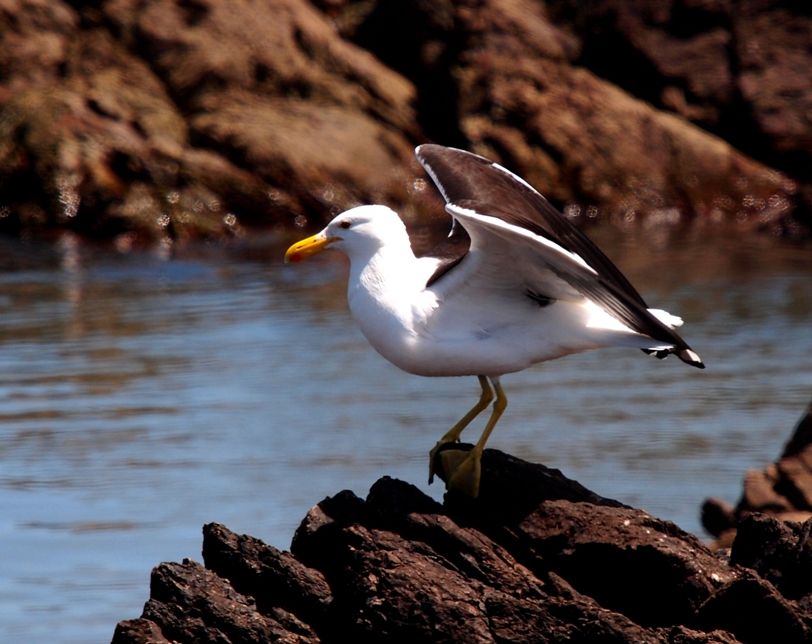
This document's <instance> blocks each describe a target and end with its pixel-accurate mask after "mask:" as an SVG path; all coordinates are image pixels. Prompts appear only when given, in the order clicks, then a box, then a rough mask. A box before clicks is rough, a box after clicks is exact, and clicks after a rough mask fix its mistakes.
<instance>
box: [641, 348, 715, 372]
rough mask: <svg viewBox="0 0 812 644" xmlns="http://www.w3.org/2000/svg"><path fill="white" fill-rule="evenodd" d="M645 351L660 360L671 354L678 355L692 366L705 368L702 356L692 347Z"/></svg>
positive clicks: (644, 350) (644, 351)
mask: <svg viewBox="0 0 812 644" xmlns="http://www.w3.org/2000/svg"><path fill="white" fill-rule="evenodd" d="M643 353H647V354H648V355H650V356H654V357H655V358H657V359H659V360H663V359H664V358H667V357H668V356H670V355H671V354H674V355H675V356H677V357H678V358H679V359H680V360H682V361H683V362H684V363H685V364H689V365H691V366H692V367H696V368H697V369H704V368H705V363H704V362H702V358H700V357H699V354H698V353H697V352H696V351H694V350H692V349H688V348H685V349H674V348H670V349H668V348H666V349H643Z"/></svg>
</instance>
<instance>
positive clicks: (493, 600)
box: [113, 450, 812, 644]
mask: <svg viewBox="0 0 812 644" xmlns="http://www.w3.org/2000/svg"><path fill="white" fill-rule="evenodd" d="M483 470H484V473H483V490H482V495H481V498H480V499H478V500H477V501H472V500H469V499H463V498H459V497H456V496H455V495H453V494H447V495H446V499H445V503H444V504H443V505H441V504H439V503H437V502H435V501H434V500H433V499H431V498H429V497H428V496H426V495H425V494H423V493H422V492H421V491H419V490H418V489H417V488H415V487H414V486H412V485H410V484H407V483H404V482H402V481H397V480H394V479H390V478H388V477H384V478H382V479H380V480H379V481H378V482H376V483H375V484H374V485H373V486H372V489H371V490H370V491H369V494H368V496H367V498H366V500H364V499H361V498H359V497H357V496H356V495H355V494H353V493H352V492H349V491H343V492H339V493H338V494H336V495H335V496H333V497H329V498H327V499H325V500H323V501H322V502H321V503H319V504H318V505H316V506H315V507H314V508H312V509H311V510H310V512H308V514H307V516H306V517H305V518H304V520H303V522H302V524H301V525H300V527H299V528H298V530H297V531H296V534H295V536H294V539H293V543H292V546H291V552H283V551H280V550H277V549H276V548H274V547H272V546H268V545H266V544H264V543H263V542H262V541H260V540H259V539H256V538H254V537H250V536H247V535H237V534H235V533H233V532H231V531H229V530H228V529H227V528H226V527H224V526H222V525H218V524H208V525H206V526H204V528H203V560H204V565H201V564H199V563H197V562H194V561H191V560H188V559H187V560H185V561H183V562H182V563H164V564H161V565H159V566H157V567H156V568H155V569H154V570H153V572H152V580H151V588H150V598H149V600H148V601H147V603H146V605H145V606H144V612H143V614H142V616H141V617H140V618H139V619H134V620H125V621H122V622H120V623H119V624H118V626H117V627H116V630H115V635H114V637H113V642H114V643H115V644H123V643H133V642H154V643H159V642H276V641H281V642H319V641H324V642H338V641H344V642H346V641H350V642H391V641H397V642H401V641H403V642H466V643H467V642H610V641H611V642H635V643H639V642H674V643H680V644H689V643H697V644H698V643H700V642H724V643H728V642H783V643H792V642H799V643H800V642H809V641H810V637H812V575H809V576H806V577H805V581H803V580H798V579H797V576H796V582H797V583H794V584H793V585H792V587H791V590H790V591H788V590H784V592H785V593H786V595H785V594H782V593H781V592H779V590H777V588H776V586H774V585H773V583H771V582H770V581H767V579H765V578H764V577H762V576H760V575H759V574H758V573H757V572H755V571H754V570H751V569H749V568H746V567H744V566H741V565H730V564H729V563H728V561H727V560H726V559H725V558H722V557H720V556H718V555H715V554H713V553H712V552H711V551H710V550H708V549H707V548H706V547H705V546H704V545H703V544H702V543H701V542H700V541H699V540H698V539H697V538H696V537H694V536H692V535H690V534H687V533H685V532H683V531H682V530H680V529H679V528H678V527H677V526H676V525H674V524H673V523H670V522H667V521H661V520H659V519H656V518H654V517H651V516H650V515H648V514H646V513H645V512H643V511H642V510H638V509H635V508H630V507H627V506H624V505H622V504H621V503H618V502H617V501H613V500H611V499H606V498H603V497H600V496H598V495H597V494H595V493H593V492H591V491H589V490H587V489H586V488H584V487H583V486H581V485H580V484H578V483H577V482H575V481H572V480H570V479H567V478H566V477H564V476H563V475H562V474H561V473H560V472H558V471H557V470H552V469H548V468H546V467H544V466H542V465H534V464H530V463H526V462H524V461H520V460H517V459H515V458H513V457H510V456H508V455H506V454H503V453H501V452H498V451H494V450H487V451H486V452H485V457H484V459H483ZM750 519H751V521H756V522H757V525H754V526H753V527H754V529H750V530H740V536H737V539H739V538H742V539H748V540H749V541H748V544H747V548H758V547H761V548H764V549H767V550H770V551H775V552H778V551H780V553H781V556H776V557H775V558H774V563H773V566H772V568H771V570H770V578H771V579H773V580H775V579H780V578H781V576H782V573H791V572H792V571H793V570H796V569H797V568H798V566H801V567H806V569H810V568H809V566H810V563H812V539H810V531H812V521H809V522H807V523H805V524H800V523H795V524H793V523H779V522H778V521H777V520H775V519H772V518H769V517H766V516H761V517H760V518H754V517H751V518H750ZM754 539H755V540H758V539H760V540H762V542H761V543H758V544H756V543H754ZM733 549H734V551H735V550H736V544H735V542H734V546H733ZM781 566H784V569H783V570H781ZM778 587H781V586H780V584H778Z"/></svg>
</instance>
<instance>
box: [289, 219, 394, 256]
mask: <svg viewBox="0 0 812 644" xmlns="http://www.w3.org/2000/svg"><path fill="white" fill-rule="evenodd" d="M403 240H406V241H407V242H408V235H407V233H406V227H405V226H404V225H403V221H402V220H401V218H400V217H399V216H398V214H397V213H396V212H395V211H394V210H392V209H391V208H388V207H387V206H380V205H373V206H358V207H356V208H351V209H350V210H346V211H344V212H342V213H341V214H340V215H337V216H336V217H335V218H334V219H333V220H332V221H331V222H330V223H329V224H327V226H325V227H324V229H323V230H321V231H320V232H318V233H316V234H315V235H312V236H311V237H307V238H306V239H303V240H301V241H300V242H297V243H295V244H294V245H293V246H291V247H290V248H289V249H288V251H287V252H286V253H285V261H286V262H299V261H301V260H303V259H306V258H307V257H310V256H311V255H315V254H316V253H319V252H321V251H323V250H325V249H327V248H332V249H335V250H340V251H342V252H343V253H344V254H345V255H347V257H349V258H350V260H351V261H352V260H354V259H361V258H365V257H366V258H368V257H371V256H373V255H374V254H375V253H377V252H378V251H379V250H380V249H381V248H382V247H383V246H384V245H386V244H391V243H400V242H402V241H403Z"/></svg>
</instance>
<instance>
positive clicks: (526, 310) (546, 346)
mask: <svg viewBox="0 0 812 644" xmlns="http://www.w3.org/2000/svg"><path fill="white" fill-rule="evenodd" d="M415 154H416V156H417V159H418V161H419V162H420V163H421V164H422V166H423V168H424V169H425V171H426V172H427V173H428V175H429V176H430V177H431V179H432V180H433V182H434V183H435V185H436V186H437V188H438V189H439V191H440V193H441V195H442V196H443V199H444V200H445V204H446V205H445V209H446V211H447V212H448V214H449V215H450V216H451V222H450V224H451V229H450V233H449V236H448V238H447V239H446V240H444V241H443V243H441V244H440V245H439V247H438V250H437V252H431V253H429V254H427V255H424V256H421V257H416V256H415V254H414V252H413V251H412V247H411V243H410V241H409V236H408V234H407V231H406V227H405V225H404V224H403V221H402V220H401V218H400V217H399V216H398V214H397V213H395V212H394V211H393V210H391V209H390V208H388V207H387V206H384V205H364V206H357V207H355V208H351V209H350V210H347V211H345V212H342V213H341V214H339V215H337V216H336V217H335V218H334V219H333V220H332V221H331V222H330V223H329V224H327V226H326V227H325V228H324V229H323V230H322V231H321V232H319V233H317V234H315V235H312V236H311V237H308V238H306V239H303V240H301V241H299V242H297V243H295V244H293V245H292V246H291V247H290V248H288V250H287V252H286V253H285V261H286V262H298V261H301V260H303V259H305V258H307V257H309V256H311V255H314V254H316V253H319V252H321V251H323V250H325V249H328V248H329V249H335V250H338V251H341V252H343V253H344V254H345V255H346V256H347V257H348V258H349V263H350V268H349V282H348V288H347V300H348V303H349V308H350V311H351V314H352V317H353V318H354V319H355V321H356V322H357V324H358V325H359V327H360V328H361V331H362V332H363V334H364V336H365V337H366V339H367V340H368V341H369V343H370V344H371V345H372V346H373V347H374V348H375V349H376V350H377V351H378V352H379V353H380V354H381V355H382V356H383V357H384V358H386V359H387V360H389V361H390V362H392V363H393V364H394V365H396V366H398V367H399V368H401V369H403V370H404V371H407V372H409V373H412V374H417V375H420V376H476V377H477V378H478V379H479V385H480V388H481V394H480V396H479V399H478V400H477V402H476V404H475V405H474V406H473V407H472V408H471V409H470V410H469V411H468V412H467V413H466V414H465V415H464V416H463V417H462V418H461V419H460V420H459V421H458V422H457V423H456V424H455V425H454V426H453V427H451V429H449V430H448V431H447V432H446V433H445V434H444V435H443V436H442V437H441V438H440V440H439V441H438V442H437V444H436V445H435V446H434V449H432V450H431V452H430V457H429V483H431V481H432V479H433V475H434V468H435V460H436V458H435V457H437V456H438V455H439V454H440V453H441V452H442V454H443V456H441V459H440V462H441V464H442V468H443V472H445V473H446V475H447V476H446V484H447V487H448V488H449V489H453V490H458V491H461V492H463V493H465V494H467V495H469V496H471V497H476V496H477V495H478V493H479V487H480V479H481V457H482V451H483V450H484V448H485V444H486V442H487V441H488V438H489V437H490V434H491V432H492V431H493V428H494V426H495V425H496V423H497V422H498V421H499V418H500V417H501V416H502V413H503V412H504V410H505V408H506V406H507V396H506V395H505V392H504V390H503V388H502V384H501V377H502V376H503V375H505V374H509V373H514V372H517V371H521V370H523V369H526V368H528V367H530V366H531V365H533V364H536V363H539V362H544V361H547V360H552V359H554V358H559V357H561V356H564V355H568V354H572V353H578V352H581V351H587V350H590V349H597V348H601V347H632V348H638V349H642V350H643V351H644V352H646V353H648V354H651V355H654V356H656V357H658V358H665V357H667V356H668V355H671V354H673V355H676V356H677V358H679V359H680V360H682V361H683V362H685V363H687V364H689V365H692V366H694V367H699V368H704V366H705V365H704V364H703V362H702V359H701V358H700V357H699V355H698V354H697V353H696V352H694V351H693V350H692V349H691V348H690V347H689V346H688V344H687V343H686V342H685V341H684V340H683V339H682V338H681V337H680V336H679V335H678V334H677V333H676V332H675V331H674V329H675V327H679V326H680V325H682V320H681V319H680V318H679V317H677V316H675V315H671V314H670V313H667V312H666V311H663V310H660V309H652V308H649V307H648V305H647V304H646V302H645V301H644V300H643V298H642V297H641V295H640V294H639V293H638V292H637V290H635V288H634V287H633V286H632V285H631V284H630V283H629V281H628V280H627V279H626V278H625V277H624V276H623V274H622V273H621V272H620V270H619V269H618V268H617V267H616V266H615V265H614V264H613V263H612V262H611V261H610V260H609V259H608V258H607V257H606V255H604V254H603V252H601V250H600V249H598V247H597V246H596V245H595V244H594V243H593V242H592V241H591V240H590V239H589V238H588V237H587V236H586V235H585V234H584V233H582V232H581V231H580V230H579V229H578V228H576V227H575V226H574V225H573V224H572V223H571V222H570V221H569V220H568V219H567V218H566V217H565V216H564V215H563V214H562V213H561V212H559V211H558V210H557V209H556V208H555V207H554V206H552V205H551V204H550V202H549V201H547V199H545V198H544V197H543V196H542V195H541V194H540V193H539V192H537V191H536V190H535V189H534V188H533V187H531V186H530V184H528V183H527V182H526V181H525V180H524V179H522V178H520V177H519V176H517V175H515V174H513V173H512V172H510V171H509V170H507V169H505V168H503V167H502V166H500V165H498V164H497V163H494V162H492V161H490V160H488V159H486V158H484V157H481V156H478V155H476V154H473V153H471V152H467V151H465V150H459V149H456V148H450V147H445V146H441V145H436V144H425V145H420V146H418V147H417V148H416V149H415ZM489 405H491V414H490V417H489V418H488V421H487V422H486V424H485V429H484V430H483V432H482V435H481V436H480V438H479V440H478V441H477V443H476V445H475V446H474V447H473V449H471V450H470V451H468V452H467V453H465V452H462V451H461V450H447V449H445V448H446V447H448V446H449V444H451V443H456V442H458V441H459V438H460V435H461V433H462V431H463V430H464V429H465V428H466V427H467V426H468V425H469V424H470V423H471V422H472V421H473V420H474V418H476V417H477V416H478V415H479V414H480V413H481V412H483V411H484V410H485V409H486V408H487V407H488V406H489ZM453 452H456V455H453V454H452V453H453ZM445 455H448V456H445Z"/></svg>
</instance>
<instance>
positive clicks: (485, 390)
mask: <svg viewBox="0 0 812 644" xmlns="http://www.w3.org/2000/svg"><path fill="white" fill-rule="evenodd" d="M477 377H478V378H479V386H480V387H482V393H481V394H480V396H479V401H477V403H476V404H475V405H474V406H473V407H471V409H470V410H469V411H468V413H467V414H465V416H463V417H462V418H460V420H459V421H458V422H457V424H456V425H454V426H453V427H452V428H451V429H449V430H448V431H447V432H446V433H445V434H443V437H442V438H441V439H440V440H438V441H437V444H436V445H435V446H434V448H433V449H432V450H431V452H429V483H431V482H432V481H433V480H434V457H435V456H436V454H437V450H438V449H440V447H442V446H443V445H445V444H446V443H456V442H457V441H458V440H459V439H460V434H462V431H463V430H464V429H465V428H466V427H468V425H470V424H471V421H472V420H474V418H476V417H477V416H479V414H481V413H482V411H483V410H484V409H485V407H487V406H488V405H489V404H490V402H491V400H493V391H492V390H491V385H490V383H489V382H488V379H487V378H486V377H485V376H477Z"/></svg>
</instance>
